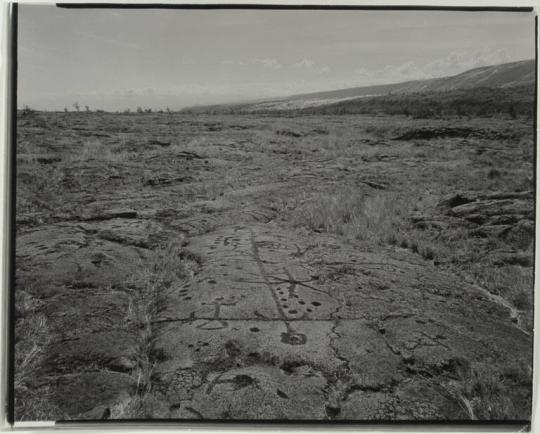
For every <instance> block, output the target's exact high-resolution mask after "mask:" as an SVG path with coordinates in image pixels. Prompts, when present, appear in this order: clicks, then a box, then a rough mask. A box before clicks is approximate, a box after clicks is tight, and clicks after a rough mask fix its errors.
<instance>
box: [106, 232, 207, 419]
mask: <svg viewBox="0 0 540 434" xmlns="http://www.w3.org/2000/svg"><path fill="white" fill-rule="evenodd" d="M199 262H200V259H199V258H198V257H197V256H196V255H194V254H193V253H190V252H187V251H186V250H185V249H184V248H183V247H182V245H181V243H178V242H176V241H172V242H170V243H169V244H168V245H167V246H165V247H163V248H161V249H158V250H156V251H155V252H154V255H153V258H152V259H151V261H150V264H149V265H148V266H144V267H141V272H140V275H139V276H136V281H137V282H139V283H138V284H137V285H136V286H134V288H135V289H133V290H132V293H131V294H130V302H129V307H128V311H127V313H126V323H127V325H128V328H129V329H130V330H131V331H133V333H135V335H136V343H137V351H136V354H137V356H136V367H135V369H134V370H133V371H132V373H131V375H132V376H133V377H134V378H135V379H136V384H137V387H136V391H135V394H134V395H133V396H132V397H131V398H130V399H129V400H127V401H123V402H121V403H118V404H117V405H116V406H113V409H112V410H111V418H116V419H121V418H133V417H139V418H144V417H150V416H152V410H151V406H152V405H153V402H154V397H153V395H152V392H153V387H152V374H153V371H154V368H155V366H156V363H157V359H158V358H159V355H157V354H156V352H155V351H154V339H155V330H154V322H155V320H156V317H157V315H158V313H159V312H160V310H161V309H163V307H164V306H165V304H166V301H167V299H168V297H170V296H171V294H172V293H173V292H174V291H176V290H177V289H178V288H179V287H182V284H183V282H184V281H185V279H187V278H190V277H192V275H193V274H194V273H195V272H196V270H197V268H198V267H199V265H200V264H199Z"/></svg>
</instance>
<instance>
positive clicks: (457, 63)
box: [354, 48, 511, 85]
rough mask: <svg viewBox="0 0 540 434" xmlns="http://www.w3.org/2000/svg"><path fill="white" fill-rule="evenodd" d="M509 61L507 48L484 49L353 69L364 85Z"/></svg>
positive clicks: (434, 74)
mask: <svg viewBox="0 0 540 434" xmlns="http://www.w3.org/2000/svg"><path fill="white" fill-rule="evenodd" d="M509 61H511V57H510V55H509V53H508V52H507V51H506V50H505V49H493V48H482V49H476V50H460V51H452V52H450V53H448V54H447V55H446V56H444V57H441V58H438V59H435V60H433V61H431V62H428V63H425V64H421V63H419V62H413V61H407V62H405V63H402V64H400V65H390V66H386V67H384V68H380V69H366V68H365V67H363V66H360V67H358V68H356V69H355V70H354V73H355V76H356V78H357V80H359V81H360V82H362V84H367V85H369V84H383V83H396V82H400V81H409V80H422V79H429V78H437V77H444V76H448V75H455V74H459V73H461V72H464V71H467V70H469V69H473V68H478V67H481V66H488V65H496V64H499V63H505V62H509Z"/></svg>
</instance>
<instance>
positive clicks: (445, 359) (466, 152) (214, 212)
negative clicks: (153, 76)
mask: <svg viewBox="0 0 540 434" xmlns="http://www.w3.org/2000/svg"><path fill="white" fill-rule="evenodd" d="M513 117H515V118H512V117H511V116H500V117H493V118H482V119H480V118H469V119H467V118H463V117H461V118H460V117H446V118H440V119H433V118H432V119H429V120H428V119H414V118H411V117H406V116H369V115H341V116H331V115H328V116H321V115H306V116H296V117H295V116H291V117H285V116H275V117H272V116H261V115H248V114H246V115H216V116H212V115H189V114H177V113H176V114H174V113H171V114H168V113H159V114H158V113H144V114H113V113H52V112H51V113H47V112H36V113H29V114H25V115H20V116H19V119H18V144H17V180H16V181H17V204H16V206H17V235H16V237H17V239H16V275H17V276H16V294H15V298H16V345H15V358H16V372H15V387H16V403H15V404H16V415H15V416H16V419H17V420H34V419H109V418H111V419H127V418H180V419H198V418H204V419H227V420H230V419H272V420H275V419H310V420H328V419H330V420H340V419H346V420H448V419H452V420H475V419H489V420H503V419H513V420H517V419H527V418H528V417H529V414H530V402H531V391H532V387H531V378H532V307H533V289H532V288H533V268H532V267H533V252H534V244H533V243H534V189H535V185H534V167H533V161H534V143H533V124H532V120H530V119H527V118H526V117H524V116H513Z"/></svg>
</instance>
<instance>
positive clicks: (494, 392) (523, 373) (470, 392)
mask: <svg viewBox="0 0 540 434" xmlns="http://www.w3.org/2000/svg"><path fill="white" fill-rule="evenodd" d="M531 373H532V371H531V369H530V367H529V366H527V365H526V364H525V363H523V362H521V363H516V364H515V365H513V366H508V367H501V366H500V365H493V364H487V363H475V364H474V365H472V366H471V368H470V370H469V372H468V375H467V378H464V379H463V381H460V382H455V383H454V382H452V383H450V384H447V385H446V386H445V388H446V390H447V391H448V392H450V393H451V394H452V396H453V397H454V398H455V399H456V400H457V401H458V402H460V403H461V404H463V405H462V406H463V408H464V410H466V412H467V413H468V414H469V417H470V418H471V419H473V420H491V421H497V420H522V419H526V418H527V414H528V412H529V409H527V408H526V406H527V404H528V405H530V402H529V403H527V402H516V400H515V394H514V395H513V397H514V399H513V398H512V396H511V395H510V394H509V393H508V390H514V391H516V390H517V389H524V390H526V389H527V388H530V385H531V380H532V375H531ZM524 396H526V395H524Z"/></svg>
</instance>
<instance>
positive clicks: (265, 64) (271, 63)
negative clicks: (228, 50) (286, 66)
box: [221, 58, 283, 69]
mask: <svg viewBox="0 0 540 434" xmlns="http://www.w3.org/2000/svg"><path fill="white" fill-rule="evenodd" d="M221 64H222V65H224V66H259V67H262V68H264V69H280V68H282V67H283V65H282V64H281V63H280V62H279V61H278V60H277V59H274V58H265V59H252V60H232V59H224V60H222V61H221Z"/></svg>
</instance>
